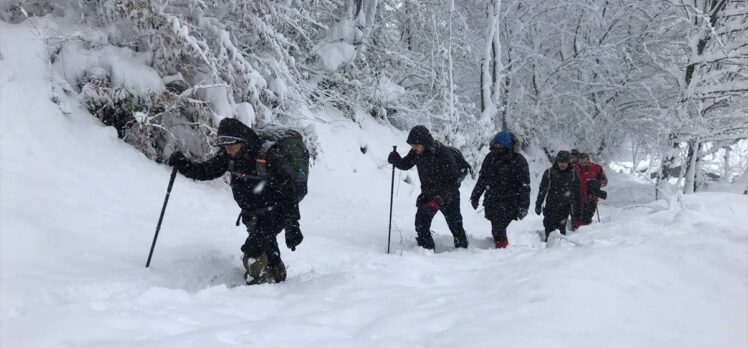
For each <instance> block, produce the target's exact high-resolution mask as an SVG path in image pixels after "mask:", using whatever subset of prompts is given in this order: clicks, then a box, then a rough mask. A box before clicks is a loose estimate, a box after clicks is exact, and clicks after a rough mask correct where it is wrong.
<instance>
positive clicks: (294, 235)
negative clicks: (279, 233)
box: [286, 223, 304, 251]
mask: <svg viewBox="0 0 748 348" xmlns="http://www.w3.org/2000/svg"><path fill="white" fill-rule="evenodd" d="M302 240H304V235H302V234H301V229H299V225H298V223H293V224H289V225H288V226H286V246H287V247H288V248H289V249H291V251H296V247H297V246H298V245H299V244H301V241H302Z"/></svg>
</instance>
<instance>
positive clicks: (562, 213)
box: [535, 151, 582, 241]
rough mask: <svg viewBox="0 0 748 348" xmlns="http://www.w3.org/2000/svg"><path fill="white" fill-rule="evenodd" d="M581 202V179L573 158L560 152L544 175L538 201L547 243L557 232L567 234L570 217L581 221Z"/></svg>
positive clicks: (537, 212) (537, 206) (537, 204)
mask: <svg viewBox="0 0 748 348" xmlns="http://www.w3.org/2000/svg"><path fill="white" fill-rule="evenodd" d="M581 200H582V197H581V190H580V183H579V177H578V176H577V173H576V171H575V170H574V169H573V168H572V165H571V155H570V154H569V152H568V151H559V152H558V154H557V155H556V160H555V162H554V163H553V166H551V167H550V168H548V169H546V170H545V172H544V173H543V178H542V179H541V181H540V188H539V189H538V198H537V199H536V200H535V214H538V215H540V214H541V213H542V214H543V227H544V228H545V239H546V241H547V240H548V236H549V235H550V234H551V232H553V231H555V230H559V231H560V232H561V234H563V235H566V221H567V219H568V217H569V214H571V215H572V218H573V219H578V218H579V214H580V209H581ZM544 201H545V208H543V202H544Z"/></svg>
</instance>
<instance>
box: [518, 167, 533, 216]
mask: <svg viewBox="0 0 748 348" xmlns="http://www.w3.org/2000/svg"><path fill="white" fill-rule="evenodd" d="M518 165H519V168H518V170H519V173H517V174H518V175H517V182H518V184H519V187H518V188H517V195H518V197H517V199H518V202H519V207H520V208H523V209H525V210H527V209H529V208H530V166H529V165H527V160H526V159H525V157H523V156H520V157H519V161H518Z"/></svg>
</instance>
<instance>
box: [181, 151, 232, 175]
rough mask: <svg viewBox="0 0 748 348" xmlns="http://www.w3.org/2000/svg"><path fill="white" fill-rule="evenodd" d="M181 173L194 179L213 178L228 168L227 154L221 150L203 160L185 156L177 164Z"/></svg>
mask: <svg viewBox="0 0 748 348" xmlns="http://www.w3.org/2000/svg"><path fill="white" fill-rule="evenodd" d="M177 170H179V172H180V173H182V175H184V176H186V177H188V178H190V179H194V180H202V181H204V180H213V179H216V178H219V177H221V175H223V174H224V173H226V171H227V170H228V155H227V154H226V153H225V152H223V151H221V152H219V153H218V154H217V155H216V156H215V157H213V158H211V159H209V160H207V161H205V162H193V161H190V160H188V159H186V158H184V159H183V160H182V162H181V163H180V164H179V165H178V166H177Z"/></svg>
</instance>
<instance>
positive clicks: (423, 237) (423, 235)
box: [416, 231, 434, 250]
mask: <svg viewBox="0 0 748 348" xmlns="http://www.w3.org/2000/svg"><path fill="white" fill-rule="evenodd" d="M416 243H418V246H420V247H422V248H424V249H429V250H434V238H433V237H431V231H428V232H418V235H417V236H416Z"/></svg>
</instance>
